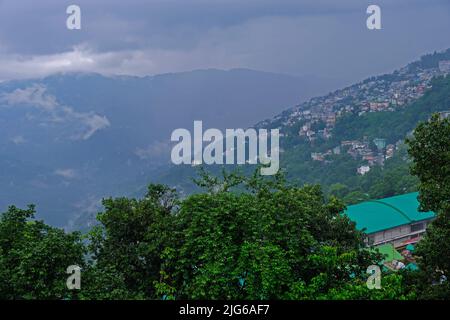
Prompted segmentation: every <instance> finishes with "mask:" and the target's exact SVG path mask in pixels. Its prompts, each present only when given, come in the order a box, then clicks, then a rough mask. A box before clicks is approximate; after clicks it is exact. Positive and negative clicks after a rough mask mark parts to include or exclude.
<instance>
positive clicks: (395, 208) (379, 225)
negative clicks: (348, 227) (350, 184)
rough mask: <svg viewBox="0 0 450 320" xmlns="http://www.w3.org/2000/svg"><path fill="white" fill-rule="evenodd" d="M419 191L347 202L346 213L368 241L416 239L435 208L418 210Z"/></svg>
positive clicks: (396, 242) (402, 243)
mask: <svg viewBox="0 0 450 320" xmlns="http://www.w3.org/2000/svg"><path fill="white" fill-rule="evenodd" d="M417 196H418V193H417V192H414V193H408V194H404V195H400V196H395V197H390V198H384V199H379V200H371V201H366V202H362V203H359V204H356V205H351V206H348V208H347V210H346V211H345V214H346V215H347V216H348V217H349V218H350V220H352V221H353V222H355V223H356V228H357V229H358V230H362V231H364V232H365V233H366V234H367V239H366V240H367V244H368V245H370V246H377V245H381V244H385V243H391V244H393V245H394V247H396V248H399V247H404V246H406V244H409V243H415V242H418V241H419V240H420V239H421V237H422V235H423V234H424V233H425V230H426V228H427V226H428V224H429V223H430V222H431V221H432V220H433V219H434V218H435V214H434V212H420V211H419V210H418V208H419V202H418V200H417Z"/></svg>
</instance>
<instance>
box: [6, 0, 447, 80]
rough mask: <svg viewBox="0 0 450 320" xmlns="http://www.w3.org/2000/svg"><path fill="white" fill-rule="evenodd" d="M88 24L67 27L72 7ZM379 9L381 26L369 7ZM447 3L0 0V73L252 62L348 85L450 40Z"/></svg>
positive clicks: (150, 70) (138, 70)
mask: <svg viewBox="0 0 450 320" xmlns="http://www.w3.org/2000/svg"><path fill="white" fill-rule="evenodd" d="M74 3H75V4H77V5H79V6H80V7H81V9H82V30H80V31H69V30H67V29H66V28H65V20H66V17H67V16H66V13H65V10H66V7H67V6H68V5H70V4H74ZM372 3H376V4H378V5H380V6H381V8H382V14H383V15H382V18H383V30H381V31H368V30H367V29H366V27H365V19H366V13H365V10H366V8H367V6H368V5H369V4H372ZM449 30H450V2H449V1H448V0H374V1H366V0H340V1H336V0H302V1H299V0H245V1H244V0H150V1H143V0H142V1H138V0H127V1H118V0H99V1H92V0H79V1H65V0H63V1H61V0H53V1H51V0H40V1H17V0H3V1H0V79H11V78H23V77H34V76H42V75H46V74H49V73H53V72H59V71H97V72H101V73H113V74H136V75H145V74H155V73H162V72H176V71H185V70H191V69H197V68H209V67H216V68H233V67H247V68H253V69H259V70H266V71H274V72H284V73H291V74H297V75H299V74H315V75H319V76H322V77H334V78H339V79H341V80H342V81H343V82H351V81H354V80H357V79H360V78H362V77H364V76H367V75H370V74H372V73H379V72H383V71H390V70H392V69H393V68H396V67H399V66H401V65H402V64H404V63H405V62H407V61H409V60H412V59H415V58H417V57H418V56H419V55H421V54H423V53H426V52H430V51H434V50H439V49H444V48H446V47H450V43H449V41H448V37H445V36H444V35H445V34H447V33H448V31H449Z"/></svg>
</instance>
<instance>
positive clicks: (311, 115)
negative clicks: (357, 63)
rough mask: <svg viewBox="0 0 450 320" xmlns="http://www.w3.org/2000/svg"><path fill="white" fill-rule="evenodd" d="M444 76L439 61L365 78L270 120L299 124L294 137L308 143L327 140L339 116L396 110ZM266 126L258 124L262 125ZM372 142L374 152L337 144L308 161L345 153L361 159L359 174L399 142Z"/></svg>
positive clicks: (447, 70) (444, 65)
mask: <svg viewBox="0 0 450 320" xmlns="http://www.w3.org/2000/svg"><path fill="white" fill-rule="evenodd" d="M447 74H450V60H445V61H440V62H439V67H437V68H429V69H423V70H417V69H415V70H412V68H411V67H410V66H406V67H404V68H402V69H400V70H397V71H395V72H394V73H393V74H390V75H383V76H379V77H373V78H369V79H367V80H365V81H363V82H361V83H359V84H356V85H353V86H350V87H347V88H344V89H341V90H337V91H335V92H332V93H330V94H328V95H326V96H322V97H316V98H312V99H310V100H309V101H307V102H304V103H302V104H300V105H298V106H296V107H295V108H293V109H292V110H290V111H289V112H285V113H283V114H281V115H279V116H277V117H275V118H274V119H273V120H272V121H274V122H279V123H280V125H281V126H287V127H292V126H294V125H300V126H299V130H298V135H299V136H300V137H302V138H304V139H306V140H307V141H309V142H311V143H313V142H314V141H315V140H317V139H323V140H328V139H330V138H331V137H332V136H333V128H334V127H335V125H336V121H337V119H338V118H339V117H340V116H342V115H344V114H346V113H352V114H355V115H358V116H361V115H363V114H365V113H368V112H380V111H395V110H398V109H400V108H403V107H405V106H406V105H408V104H409V103H410V102H412V101H415V100H417V99H419V98H420V97H422V96H423V95H424V93H425V91H426V90H427V89H429V88H431V80H432V78H434V77H436V76H440V75H447ZM267 124H268V123H265V122H263V123H261V125H262V126H264V125H267ZM373 142H374V143H375V145H376V146H377V148H376V149H375V150H374V148H371V147H370V142H369V141H367V139H362V141H360V140H354V141H341V143H340V145H337V146H336V147H334V148H333V149H330V150H327V151H326V152H321V153H320V152H313V153H311V158H312V159H313V160H315V161H321V162H328V161H330V160H329V156H331V155H335V154H341V153H344V152H346V153H348V154H350V155H351V156H352V157H353V158H354V159H360V160H362V163H363V165H361V166H360V167H359V168H358V169H357V172H358V173H359V174H362V175H363V174H365V173H367V172H369V171H370V167H371V166H373V165H383V164H384V161H385V160H386V159H389V158H391V157H392V156H393V155H394V153H395V151H396V149H397V147H398V143H399V142H397V143H396V144H395V145H394V144H387V145H386V141H385V140H383V139H375V140H374V141H373Z"/></svg>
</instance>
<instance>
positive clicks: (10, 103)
mask: <svg viewBox="0 0 450 320" xmlns="http://www.w3.org/2000/svg"><path fill="white" fill-rule="evenodd" d="M328 89H329V88H328V87H327V85H326V84H325V85H324V84H323V83H321V81H319V80H317V81H315V80H314V79H302V78H297V77H293V76H288V75H280V74H274V73H267V72H258V71H252V70H246V69H236V70H230V71H222V70H214V69H211V70H198V71H192V72H183V73H179V74H178V73H174V74H164V75H157V76H148V77H134V76H102V75H99V74H95V73H68V74H56V75H53V76H49V77H46V78H43V79H30V80H21V81H10V82H3V83H1V84H0V137H1V138H0V165H1V168H2V172H1V173H0V178H1V185H0V208H1V210H4V209H5V208H6V206H8V205H11V204H15V205H18V206H24V205H26V204H28V203H35V204H36V205H37V206H38V217H39V218H45V220H46V221H49V222H50V223H52V224H57V225H66V224H67V221H68V220H69V219H71V217H73V215H74V214H75V213H77V214H78V213H79V212H80V211H83V210H88V211H95V207H94V206H92V203H93V202H95V201H97V202H98V200H99V199H101V198H102V197H105V196H110V195H119V194H122V195H126V194H129V193H132V192H133V190H134V189H136V190H137V189H139V188H140V186H142V185H145V184H146V183H147V181H148V177H149V176H150V177H151V176H155V175H156V174H157V171H160V169H159V168H161V166H165V165H167V163H168V160H169V157H170V134H171V132H172V131H173V130H174V129H176V128H180V127H182V128H187V129H190V128H191V127H192V124H193V121H194V120H203V121H204V123H205V126H209V127H218V128H227V127H230V128H235V127H245V126H249V125H251V124H252V123H253V121H254V119H255V118H262V117H267V116H270V115H271V114H276V113H277V112H279V111H280V110H282V109H284V108H285V107H286V106H288V105H291V104H293V103H294V102H295V101H298V100H299V99H304V98H307V97H311V96H313V95H315V94H317V93H319V92H326V91H327V90H328ZM6 159H8V160H6ZM55 198H56V199H57V201H58V204H57V205H54V203H55V201H54V199H55Z"/></svg>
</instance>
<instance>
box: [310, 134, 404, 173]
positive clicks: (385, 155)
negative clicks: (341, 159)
mask: <svg viewBox="0 0 450 320" xmlns="http://www.w3.org/2000/svg"><path fill="white" fill-rule="evenodd" d="M373 143H374V145H375V148H373V147H372V146H371V144H370V141H369V140H368V138H367V137H364V138H363V140H362V141H360V140H348V141H341V144H340V145H338V146H336V147H335V148H333V149H329V150H327V151H326V152H312V153H311V159H312V160H314V161H320V162H328V161H330V160H328V159H329V156H332V155H338V154H342V153H344V152H345V153H347V154H349V155H350V156H352V158H353V159H355V160H361V161H362V162H363V165H361V166H360V167H358V168H357V172H358V174H360V175H364V174H366V173H367V172H369V171H370V168H371V167H372V166H374V165H379V166H384V161H385V160H387V159H390V158H392V157H393V156H394V153H395V150H397V148H398V147H399V145H400V144H401V143H402V142H401V141H398V142H397V143H396V144H386V139H380V138H376V139H374V140H373Z"/></svg>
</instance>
